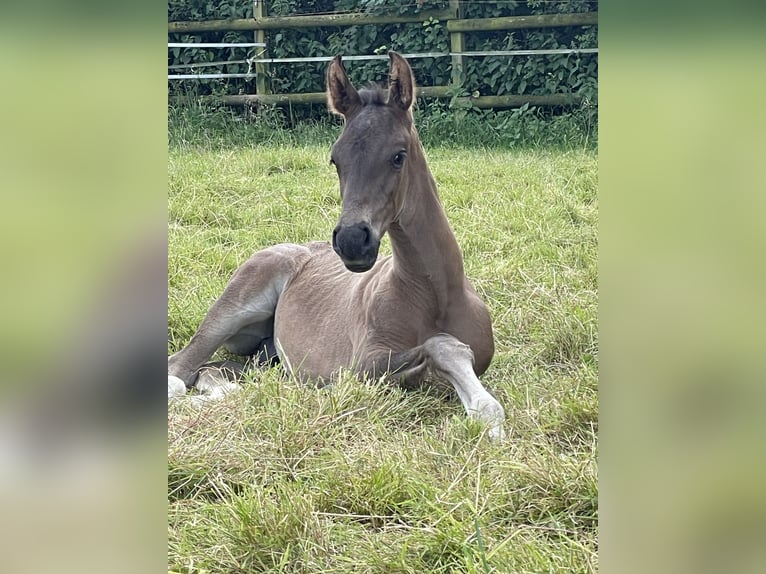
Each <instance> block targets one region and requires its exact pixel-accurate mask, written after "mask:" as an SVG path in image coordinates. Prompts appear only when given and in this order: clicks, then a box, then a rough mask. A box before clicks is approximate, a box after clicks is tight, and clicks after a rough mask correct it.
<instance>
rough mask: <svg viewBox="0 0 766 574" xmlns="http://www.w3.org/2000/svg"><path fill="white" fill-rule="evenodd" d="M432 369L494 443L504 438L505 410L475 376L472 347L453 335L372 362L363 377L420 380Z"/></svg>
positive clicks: (442, 336) (445, 335) (436, 337)
mask: <svg viewBox="0 0 766 574" xmlns="http://www.w3.org/2000/svg"><path fill="white" fill-rule="evenodd" d="M429 369H430V371H431V373H432V374H433V375H434V376H435V377H438V378H439V379H443V380H446V381H447V382H448V383H450V384H451V385H452V386H453V387H454V389H455V391H456V392H457V395H458V397H459V398H460V402H462V403H463V406H464V407H465V410H466V412H467V413H468V414H469V416H471V417H473V418H476V419H478V420H480V421H482V422H483V423H485V424H486V425H487V427H488V429H489V430H488V434H489V437H490V438H491V439H493V440H500V439H503V438H504V437H505V431H504V430H503V423H504V422H505V410H504V409H503V407H502V405H501V404H500V403H499V402H497V400H496V399H495V398H494V397H493V396H492V395H491V394H490V393H489V391H487V389H485V388H484V386H483V385H482V384H481V381H479V378H478V377H477V376H476V373H475V372H474V370H473V351H471V347H469V346H468V345H466V344H465V343H463V342H461V341H460V340H458V339H456V338H455V337H453V336H452V335H448V334H446V333H440V334H438V335H435V336H433V337H430V338H429V339H427V340H426V341H425V343H423V344H422V345H420V346H418V347H415V348H413V349H410V350H408V351H404V352H401V353H393V354H390V355H382V356H379V357H377V358H376V359H375V360H373V361H370V362H369V364H368V365H367V366H366V368H365V369H364V370H363V374H364V375H366V376H373V377H375V376H380V375H381V374H382V373H386V372H387V373H388V374H389V375H388V377H389V379H392V380H395V381H400V380H402V379H404V380H407V379H412V380H419V379H421V378H422V377H423V375H425V373H426V371H427V370H429Z"/></svg>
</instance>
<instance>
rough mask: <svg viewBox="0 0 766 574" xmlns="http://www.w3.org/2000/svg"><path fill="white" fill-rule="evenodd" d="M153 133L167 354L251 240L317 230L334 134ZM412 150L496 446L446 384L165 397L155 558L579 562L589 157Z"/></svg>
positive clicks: (592, 330)
mask: <svg viewBox="0 0 766 574" xmlns="http://www.w3.org/2000/svg"><path fill="white" fill-rule="evenodd" d="M171 131H172V133H171V144H170V150H169V190H170V191H169V226H168V235H169V277H168V283H169V308H168V321H169V331H168V337H169V352H173V351H175V350H177V349H179V348H180V347H181V346H183V345H184V344H185V343H186V342H187V341H188V340H189V338H190V337H191V335H192V334H193V332H194V330H195V329H196V327H197V325H198V324H199V322H200V320H201V319H202V317H203V316H204V313H205V312H206V310H207V308H208V307H209V306H210V304H211V303H212V302H213V300H214V299H215V298H216V297H217V296H218V295H219V294H220V293H221V291H222V290H223V287H224V285H225V284H226V282H227V280H228V278H229V276H230V275H231V273H232V272H233V271H234V270H235V269H236V267H237V266H238V265H239V264H240V263H241V262H242V261H244V260H245V259H246V258H247V257H248V256H249V255H250V254H251V253H252V252H253V251H255V250H257V249H260V248H262V247H265V246H268V245H271V244H274V243H278V242H286V241H289V242H304V241H309V240H325V239H329V237H330V235H331V233H332V229H333V227H334V226H335V223H336V218H337V216H338V213H339V207H340V204H339V198H338V191H337V189H338V186H337V180H336V176H335V171H334V169H333V168H332V167H331V166H330V165H328V158H329V148H330V145H331V143H332V141H333V138H334V136H335V135H337V133H338V130H337V129H336V130H335V131H334V132H333V131H332V130H329V131H328V130H323V131H321V130H320V131H317V132H316V133H312V134H310V135H307V136H306V141H305V143H299V141H298V140H299V138H296V137H295V135H292V136H283V135H280V134H279V133H275V134H274V135H273V136H271V137H264V135H263V132H257V133H256V132H254V133H253V137H252V139H250V140H248V139H247V138H246V137H239V136H237V137H229V138H227V136H226V134H225V133H224V134H223V135H221V134H220V133H219V132H209V131H206V130H205V129H202V128H198V127H196V128H194V129H189V128H188V126H187V127H186V128H183V129H180V130H175V131H173V130H171ZM243 133H244V132H243ZM240 135H241V134H240ZM426 155H427V157H428V159H429V164H430V167H431V170H432V172H433V174H434V177H435V178H436V181H437V183H438V185H439V193H440V196H441V198H442V201H443V203H444V205H445V208H446V211H447V214H448V217H449V219H450V221H451V223H452V226H453V228H454V229H455V233H456V235H457V238H458V241H459V243H460V245H461V246H462V249H463V253H464V257H465V263H466V273H467V274H468V275H469V277H470V278H471V279H472V280H473V283H474V285H475V286H476V288H477V290H478V292H479V293H480V295H481V296H482V297H483V298H484V300H485V302H486V303H487V305H488V306H489V308H490V311H491V313H492V317H493V322H494V332H495V342H496V347H497V352H496V355H495V358H494V361H493V363H492V366H491V367H490V369H489V371H488V372H487V373H486V374H485V375H484V377H483V381H484V383H485V385H486V386H488V387H489V388H491V389H492V390H493V392H494V393H495V395H496V396H497V398H498V400H499V401H500V402H501V403H502V404H503V405H504V407H505V411H506V414H507V417H508V420H507V425H506V432H507V434H508V438H507V440H506V441H504V442H503V443H501V444H493V443H490V442H489V441H488V440H486V438H485V437H484V436H483V435H482V433H483V429H482V428H481V426H480V425H478V424H477V423H474V422H472V421H469V420H468V419H467V418H466V416H465V415H464V412H463V409H462V406H461V405H460V403H459V402H458V401H457V400H456V398H455V397H454V396H451V395H450V394H445V392H444V391H443V390H442V391H436V390H434V391H431V392H426V391H413V392H408V393H405V392H403V391H401V390H399V389H395V388H393V389H392V388H390V387H388V386H386V385H381V384H375V383H361V382H359V381H356V380H354V379H353V378H351V377H343V378H341V380H339V381H338V382H337V383H336V384H334V385H333V386H331V387H329V388H323V389H316V388H313V387H308V386H302V385H300V384H299V383H297V382H295V381H293V380H291V379H289V378H287V377H286V376H285V375H284V374H283V373H282V371H281V370H279V368H276V369H273V370H271V371H267V372H265V373H263V374H258V375H256V376H254V377H251V380H250V381H248V382H247V383H246V384H245V385H244V388H243V390H242V391H241V392H240V393H237V394H234V395H230V396H229V397H227V398H226V399H224V400H223V401H221V402H218V403H215V404H211V405H208V406H206V407H205V408H203V409H199V408H193V407H191V406H190V405H188V404H174V405H172V406H171V407H170V409H169V413H168V505H169V506H168V520H169V526H168V538H169V540H168V568H169V570H171V571H174V572H189V573H192V572H194V573H203V572H209V573H223V572H296V573H297V572H301V573H309V572H311V573H319V572H336V573H365V572H370V573H373V572H376V573H377V572H412V573H436V572H440V573H441V572H443V573H447V572H465V573H488V572H557V573H558V572H593V571H596V570H597V563H598V560H597V549H598V541H597V519H598V487H597V465H596V459H597V452H598V446H597V425H598V396H597V369H598V334H597V268H596V260H597V221H598V211H597V209H598V206H597V195H596V190H597V159H596V154H595V152H594V151H592V150H566V151H562V150H510V149H498V148H493V149H489V148H483V149H482V148H478V149H477V148H472V147H470V146H465V147H458V146H454V145H445V146H436V147H429V148H428V149H426ZM382 249H383V251H384V252H385V251H387V250H388V244H387V243H386V242H384V246H383V248H382Z"/></svg>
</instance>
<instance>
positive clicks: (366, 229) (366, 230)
mask: <svg viewBox="0 0 766 574" xmlns="http://www.w3.org/2000/svg"><path fill="white" fill-rule="evenodd" d="M361 228H362V245H369V244H370V226H369V225H367V224H366V223H363V224H362V225H361Z"/></svg>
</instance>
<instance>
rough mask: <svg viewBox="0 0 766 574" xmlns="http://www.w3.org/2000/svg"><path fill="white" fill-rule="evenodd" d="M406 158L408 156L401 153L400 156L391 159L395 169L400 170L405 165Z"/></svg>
mask: <svg viewBox="0 0 766 574" xmlns="http://www.w3.org/2000/svg"><path fill="white" fill-rule="evenodd" d="M406 158H407V154H406V153H405V152H403V151H400V152H399V153H398V154H396V155H395V156H394V157H392V158H391V163H392V164H394V167H395V168H397V169H399V168H400V167H402V166H403V165H404V160H405V159H406Z"/></svg>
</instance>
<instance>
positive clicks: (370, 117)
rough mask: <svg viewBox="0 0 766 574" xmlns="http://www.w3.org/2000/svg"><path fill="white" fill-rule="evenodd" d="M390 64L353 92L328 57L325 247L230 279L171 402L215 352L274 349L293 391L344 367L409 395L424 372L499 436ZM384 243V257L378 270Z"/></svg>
mask: <svg viewBox="0 0 766 574" xmlns="http://www.w3.org/2000/svg"><path fill="white" fill-rule="evenodd" d="M389 56H390V74H389V87H388V89H387V90H383V89H362V90H359V91H357V90H356V89H355V88H354V86H353V85H352V84H351V82H350V81H349V79H348V77H347V76H346V71H345V69H344V67H343V64H342V63H341V58H340V56H336V57H335V59H334V60H333V61H332V62H331V63H330V67H329V69H328V71H327V94H328V106H329V108H330V109H331V110H332V111H333V112H335V113H337V114H340V115H342V116H343V118H344V120H345V126H344V129H343V133H342V134H341V136H340V137H339V138H338V141H337V142H335V145H334V146H333V148H332V155H331V160H330V161H331V163H332V164H333V165H334V166H335V168H336V170H337V172H338V178H339V180H340V195H341V199H342V209H341V215H340V220H339V222H338V225H337V227H336V228H335V230H334V231H333V235H332V244H330V243H328V242H315V243H309V244H306V245H292V244H281V245H276V246H274V247H270V248H268V249H265V250H263V251H259V252H257V253H255V254H254V255H253V256H252V257H250V259H249V260H248V261H246V262H245V263H244V264H243V265H242V266H241V267H240V268H239V269H237V271H236V272H235V273H234V275H233V277H232V278H231V280H230V281H229V284H228V285H227V287H226V289H225V290H224V292H223V294H222V295H221V297H220V298H219V299H218V300H217V301H216V302H215V303H214V304H213V306H212V307H211V308H210V310H209V311H208V313H207V315H206V316H205V318H204V320H203V321H202V324H201V325H200V327H199V329H198V330H197V332H196V333H195V335H194V336H193V337H192V339H191V341H190V342H189V344H188V345H187V346H186V347H185V348H184V349H182V350H181V351H179V352H177V353H175V354H174V355H172V356H171V357H170V358H169V360H168V375H169V377H168V385H169V396H171V395H175V394H183V392H185V386H186V387H188V386H192V385H193V384H194V383H195V380H196V378H197V374H198V371H199V369H200V368H201V367H202V366H204V364H205V362H206V361H208V360H209V359H210V357H211V356H212V355H213V353H214V352H215V351H216V350H217V349H218V348H219V347H220V346H223V347H225V348H226V349H228V350H230V351H232V352H233V353H235V354H239V355H252V354H258V353H263V352H269V351H270V350H272V351H273V352H276V354H277V355H278V357H279V359H280V360H281V361H282V362H283V363H284V364H285V365H286V367H287V369H288V370H289V371H290V372H291V373H292V374H293V375H295V376H298V377H300V378H308V379H320V380H321V379H329V378H331V377H332V376H333V375H334V374H336V373H337V372H338V370H339V369H341V368H346V369H351V370H353V371H354V372H356V373H357V374H358V375H360V376H361V377H379V376H381V375H387V377H388V379H389V380H394V381H404V380H405V379H406V382H407V384H408V385H410V384H412V383H417V382H418V381H420V380H423V379H424V377H425V376H426V375H427V374H428V373H429V372H430V374H431V375H432V376H434V377H437V378H440V379H443V380H446V381H447V382H449V383H450V384H451V385H452V386H453V387H454V388H455V391H456V392H457V395H458V397H459V398H460V400H461V402H462V403H463V405H464V407H465V409H466V411H467V412H468V413H469V414H470V415H471V416H473V417H475V418H477V419H479V420H481V421H483V422H485V423H486V424H487V425H488V432H489V435H490V436H491V437H492V438H502V437H503V435H504V432H503V421H504V417H505V414H504V411H503V407H502V406H501V405H500V403H498V402H497V401H496V400H495V399H494V398H493V397H492V395H490V394H489V393H488V392H487V391H486V389H485V388H484V387H483V386H482V385H481V382H480V381H479V379H478V375H481V374H482V373H484V371H486V369H487V367H488V366H489V363H490V361H491V360H492V355H493V353H494V342H493V338H492V326H491V323H490V317H489V313H488V311H487V308H486V307H485V305H484V303H483V302H482V301H481V299H479V297H478V295H477V294H476V292H475V291H474V289H473V287H472V286H471V284H470V282H469V281H468V279H467V278H466V277H465V274H464V272H463V258H462V254H461V252H460V248H459V247H458V244H457V241H456V239H455V235H454V234H453V232H452V229H451V228H450V226H449V223H448V222H447V218H446V215H445V213H444V209H443V208H442V206H441V204H440V202H439V198H438V196H437V193H436V182H435V181H434V179H433V176H432V175H431V172H430V171H429V169H428V166H427V165H426V159H425V156H424V154H423V149H422V147H421V144H420V141H419V139H418V135H417V132H416V130H415V127H414V125H413V120H412V105H413V102H414V99H415V82H414V78H413V74H412V69H411V68H410V66H409V64H408V63H407V61H406V60H405V59H404V58H403V57H402V56H400V55H399V54H397V53H395V52H390V53H389ZM385 233H388V234H389V236H390V238H391V247H392V251H393V255H391V256H389V257H385V258H381V259H378V248H379V246H380V240H381V238H382V237H383V235H384V234H385ZM179 379H180V381H179ZM181 381H183V383H184V385H185V386H182V385H181ZM171 389H174V390H173V391H172V392H171Z"/></svg>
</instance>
